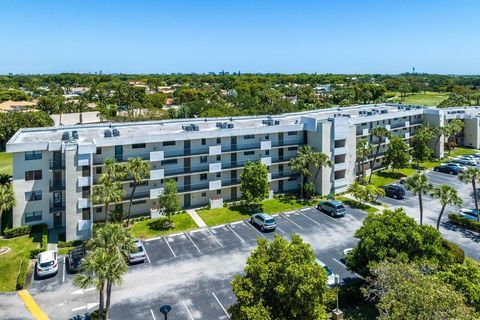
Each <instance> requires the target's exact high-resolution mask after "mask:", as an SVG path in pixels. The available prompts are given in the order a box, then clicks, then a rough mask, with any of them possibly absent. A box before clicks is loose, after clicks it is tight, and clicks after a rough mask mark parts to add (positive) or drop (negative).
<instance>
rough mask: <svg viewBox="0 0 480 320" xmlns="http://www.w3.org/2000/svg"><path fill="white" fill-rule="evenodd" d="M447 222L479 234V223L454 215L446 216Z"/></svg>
mask: <svg viewBox="0 0 480 320" xmlns="http://www.w3.org/2000/svg"><path fill="white" fill-rule="evenodd" d="M448 220H449V221H450V222H451V223H453V224H456V225H459V226H461V227H464V228H467V229H470V230H473V231H477V232H480V222H478V221H475V220H472V219H467V218H465V217H462V216H460V215H458V214H455V213H450V214H449V215H448Z"/></svg>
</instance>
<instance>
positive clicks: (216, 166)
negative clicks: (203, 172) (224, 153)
mask: <svg viewBox="0 0 480 320" xmlns="http://www.w3.org/2000/svg"><path fill="white" fill-rule="evenodd" d="M221 171H222V164H221V163H220V162H217V163H210V164H209V165H208V172H209V173H215V172H221Z"/></svg>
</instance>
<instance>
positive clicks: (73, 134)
mask: <svg viewBox="0 0 480 320" xmlns="http://www.w3.org/2000/svg"><path fill="white" fill-rule="evenodd" d="M72 138H73V139H75V140H78V131H77V130H73V131H72Z"/></svg>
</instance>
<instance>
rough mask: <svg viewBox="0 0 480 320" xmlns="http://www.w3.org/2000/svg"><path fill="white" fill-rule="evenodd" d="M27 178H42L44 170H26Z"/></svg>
mask: <svg viewBox="0 0 480 320" xmlns="http://www.w3.org/2000/svg"><path fill="white" fill-rule="evenodd" d="M25 180H27V181H29V180H42V170H32V171H25Z"/></svg>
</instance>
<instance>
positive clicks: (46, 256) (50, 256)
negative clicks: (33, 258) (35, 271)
mask: <svg viewBox="0 0 480 320" xmlns="http://www.w3.org/2000/svg"><path fill="white" fill-rule="evenodd" d="M38 259H39V260H40V263H42V262H46V261H52V260H55V251H54V250H49V251H44V252H41V253H40V254H39V255H38Z"/></svg>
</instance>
